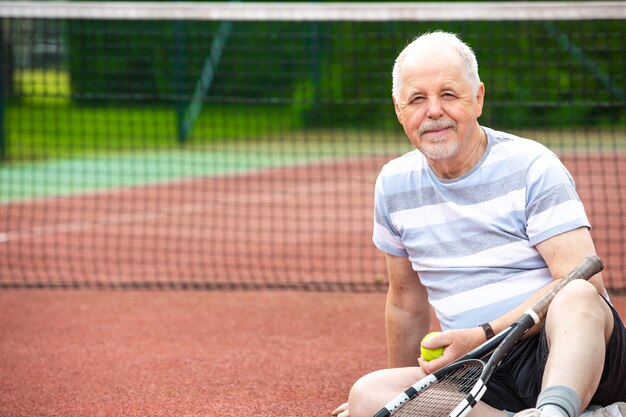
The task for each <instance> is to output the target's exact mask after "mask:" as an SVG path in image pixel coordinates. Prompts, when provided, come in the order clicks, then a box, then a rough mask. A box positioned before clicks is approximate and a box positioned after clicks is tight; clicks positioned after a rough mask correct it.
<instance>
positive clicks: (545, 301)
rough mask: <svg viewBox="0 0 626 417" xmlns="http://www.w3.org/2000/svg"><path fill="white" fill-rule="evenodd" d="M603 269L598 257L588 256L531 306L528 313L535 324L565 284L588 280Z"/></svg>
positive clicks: (602, 263)
mask: <svg viewBox="0 0 626 417" xmlns="http://www.w3.org/2000/svg"><path fill="white" fill-rule="evenodd" d="M603 269H604V262H602V259H600V257H599V256H598V255H589V256H587V257H586V258H585V259H583V261H582V262H581V263H580V265H578V266H577V267H576V268H574V269H573V270H572V271H570V273H569V274H567V275H566V276H564V277H563V278H561V279H560V280H558V281H557V283H556V284H555V285H554V286H553V287H552V288H551V289H550V291H548V292H547V293H546V294H544V296H543V297H542V298H541V299H540V300H539V301H537V303H536V304H535V305H534V306H533V308H532V309H531V310H530V311H529V312H528V314H530V315H531V316H532V317H533V320H535V323H539V322H540V321H542V320H543V319H544V318H545V316H546V313H547V312H548V307H549V306H550V302H551V301H552V299H553V298H554V296H555V295H556V294H557V293H558V292H559V291H560V290H561V289H562V288H563V287H565V286H566V285H567V284H569V283H570V282H572V281H574V280H575V279H585V280H587V279H589V278H591V277H592V276H594V275H595V274H597V273H599V272H600V271H602V270H603Z"/></svg>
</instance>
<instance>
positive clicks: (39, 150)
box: [5, 69, 626, 164]
mask: <svg viewBox="0 0 626 417" xmlns="http://www.w3.org/2000/svg"><path fill="white" fill-rule="evenodd" d="M14 77H15V80H14V81H15V85H16V89H17V91H18V92H21V93H22V94H23V98H21V99H20V101H19V102H14V103H10V105H8V106H7V113H6V115H5V122H6V129H5V130H6V132H5V133H6V143H7V148H6V149H5V150H6V152H7V155H8V160H9V163H11V164H21V163H28V162H33V161H44V160H54V159H72V158H80V157H85V156H88V157H93V156H97V157H99V156H102V157H106V156H110V155H112V154H114V155H119V154H132V153H143V152H151V151H171V150H181V149H187V150H196V151H206V152H213V151H216V150H217V151H222V150H227V149H228V150H231V151H232V152H240V153H242V154H243V153H247V154H248V155H254V154H255V153H256V154H259V153H261V154H263V153H270V152H271V153H277V154H279V155H281V156H283V157H284V159H285V160H288V159H289V157H293V158H300V157H301V156H302V155H305V156H306V155H318V156H319V157H320V158H326V157H333V156H344V155H345V156H349V155H355V154H357V155H359V154H397V153H401V152H405V151H406V150H408V149H410V147H411V145H410V143H409V142H408V140H407V139H406V138H405V137H404V134H403V132H402V131H401V129H400V127H399V125H397V124H393V126H392V127H391V128H387V129H380V130H372V129H370V128H360V129H359V128H335V129H330V128H326V129H322V128H316V129H303V128H301V126H300V125H301V122H300V120H299V115H298V114H296V113H295V111H294V110H293V108H292V107H291V106H289V105H286V104H276V105H271V104H265V105H258V104H231V105H224V104H220V105H212V104H211V103H206V104H205V105H204V108H203V110H202V112H201V114H200V117H199V118H198V120H197V121H196V124H195V126H194V128H193V130H192V132H191V135H190V137H189V138H188V142H187V143H186V144H185V146H181V144H180V143H179V142H178V139H177V123H178V119H177V115H176V110H175V108H174V106H173V105H171V106H166V105H154V104H144V103H135V104H134V105H127V106H119V105H118V106H99V107H88V106H79V105H77V104H75V103H73V101H72V99H71V91H70V80H69V75H68V74H67V72H63V71H58V70H41V69H39V70H37V69H32V70H17V71H16V72H15V74H14ZM390 114H391V113H390ZM366 116H367V115H366ZM379 117H382V116H379ZM514 133H518V134H520V135H521V136H525V137H529V138H533V139H535V140H538V141H540V142H542V143H544V144H546V145H548V146H549V147H551V148H553V149H554V150H556V151H558V150H569V149H584V150H602V149H605V148H608V149H624V148H626V128H624V127H621V128H619V129H610V128H593V129H584V128H565V129H563V128H560V129H540V130H530V129H529V130H525V131H519V132H514Z"/></svg>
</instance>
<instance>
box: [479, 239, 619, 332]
mask: <svg viewBox="0 0 626 417" xmlns="http://www.w3.org/2000/svg"><path fill="white" fill-rule="evenodd" d="M536 248H537V250H538V251H539V253H540V254H541V256H542V257H543V259H544V260H545V261H546V264H548V268H549V269H550V273H551V274H552V276H553V277H555V278H562V277H564V276H565V275H567V274H568V273H569V272H570V271H571V270H572V269H574V268H576V267H577V266H578V265H579V264H580V262H582V260H583V259H584V258H585V257H586V256H588V255H592V254H595V253H596V250H595V247H594V244H593V240H592V239H591V235H590V234H589V230H588V229H587V228H586V227H580V228H578V229H574V230H570V231H569V232H565V233H561V234H559V235H556V236H553V237H551V238H549V239H547V240H545V241H543V242H541V243H538V244H537V246H536ZM589 282H591V283H593V285H594V286H595V287H596V289H597V290H598V293H599V294H601V295H602V296H605V297H606V294H607V293H606V289H605V288H604V284H603V281H602V275H601V274H597V275H595V276H594V277H593V278H591V279H590V280H589ZM552 285H554V283H550V284H548V285H546V286H545V287H544V288H542V289H541V290H539V291H537V292H536V293H535V294H533V296H532V297H531V298H530V299H529V300H527V301H526V302H524V303H522V305H520V306H519V307H518V308H516V309H515V310H513V311H511V312H509V313H507V314H505V315H504V316H502V317H500V318H499V319H497V320H494V321H493V322H491V326H492V327H493V328H494V330H495V331H496V333H497V332H498V331H500V330H502V329H504V328H505V327H507V326H508V325H509V324H511V323H512V322H513V320H515V319H516V318H517V317H519V316H520V315H521V314H522V313H523V312H524V311H525V310H526V309H527V308H528V307H529V306H531V305H532V304H533V303H534V302H535V301H537V300H538V299H539V298H540V297H541V296H542V295H543V294H544V293H546V292H547V290H548V288H550V287H551V286H552Z"/></svg>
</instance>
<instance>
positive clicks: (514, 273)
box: [373, 128, 590, 330]
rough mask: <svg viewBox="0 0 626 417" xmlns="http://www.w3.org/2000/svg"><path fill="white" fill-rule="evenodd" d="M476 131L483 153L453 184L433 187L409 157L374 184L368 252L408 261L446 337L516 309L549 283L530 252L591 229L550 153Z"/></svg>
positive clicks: (420, 164) (422, 166)
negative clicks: (483, 139)
mask: <svg viewBox="0 0 626 417" xmlns="http://www.w3.org/2000/svg"><path fill="white" fill-rule="evenodd" d="M483 129H484V131H485V132H486V134H487V141H488V144H487V148H486V150H485V153H484V155H483V157H482V159H481V160H480V162H479V163H478V164H476V166H475V167H473V168H472V170H471V171H469V172H468V173H466V174H465V175H463V176H462V177H460V178H456V179H453V180H443V179H440V178H438V177H437V176H436V175H435V174H434V172H433V171H432V170H431V169H430V167H429V166H428V163H427V161H426V158H425V157H424V156H423V155H422V154H421V153H420V152H419V151H417V150H414V151H412V152H409V153H407V154H405V155H403V156H401V157H399V158H397V159H394V160H392V161H390V162H388V163H387V164H386V165H385V166H384V167H383V169H382V170H381V172H380V174H379V176H378V178H377V180H376V189H375V219H374V233H373V241H374V244H375V245H376V246H377V247H378V248H379V249H380V250H382V251H383V252H386V253H389V254H391V255H395V256H402V257H408V258H409V260H410V261H411V263H412V265H413V269H415V270H416V271H417V272H418V274H419V279H420V281H421V282H422V284H423V285H424V286H425V287H426V289H427V290H428V296H429V301H430V303H431V305H432V306H433V308H434V309H435V312H436V314H437V317H438V319H439V321H440V323H441V326H442V328H443V329H444V330H449V329H455V328H469V327H474V326H477V325H479V324H480V323H484V322H486V321H490V320H493V319H495V318H497V317H500V316H501V315H503V314H504V313H506V312H508V311H510V310H511V309H513V308H515V307H516V306H518V305H519V304H521V303H522V302H523V301H524V300H525V299H526V298H528V297H529V296H530V295H531V294H532V293H533V292H535V291H536V290H538V289H539V288H540V287H542V286H544V285H546V284H547V283H548V282H549V281H550V280H551V279H552V277H551V275H550V272H549V270H548V267H547V265H546V263H545V261H544V260H543V258H542V257H541V255H540V254H539V252H538V251H537V250H536V249H535V247H534V245H536V244H537V243H539V242H541V241H543V240H545V239H548V238H550V237H552V236H555V235H557V234H560V233H563V232H566V231H569V230H573V229H576V228H578V227H581V226H586V227H590V224H589V221H588V219H587V216H586V214H585V210H584V207H583V204H582V202H581V201H580V198H579V197H578V195H577V193H576V190H575V185H574V181H573V179H572V177H571V175H570V174H569V172H568V171H567V169H566V168H565V167H564V166H563V164H562V163H561V162H560V161H559V159H558V158H557V156H556V155H555V154H554V153H552V152H551V151H550V150H549V149H547V148H546V147H545V146H543V145H541V144H539V143H537V142H534V141H531V140H528V139H523V138H520V137H517V136H513V135H510V134H507V133H504V132H499V131H495V130H492V129H489V128H483Z"/></svg>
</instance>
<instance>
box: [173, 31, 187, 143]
mask: <svg viewBox="0 0 626 417" xmlns="http://www.w3.org/2000/svg"><path fill="white" fill-rule="evenodd" d="M186 58H187V51H186V48H185V23H184V22H183V21H180V20H178V21H175V22H174V62H173V66H172V71H173V73H174V74H173V81H174V94H175V96H174V106H175V109H176V133H177V141H178V144H179V145H184V144H185V142H186V141H187V134H188V131H187V128H186V126H185V112H186V108H187V105H186V102H185V99H184V97H185V85H186V82H185V81H186V72H185V68H186V65H185V62H186Z"/></svg>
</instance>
